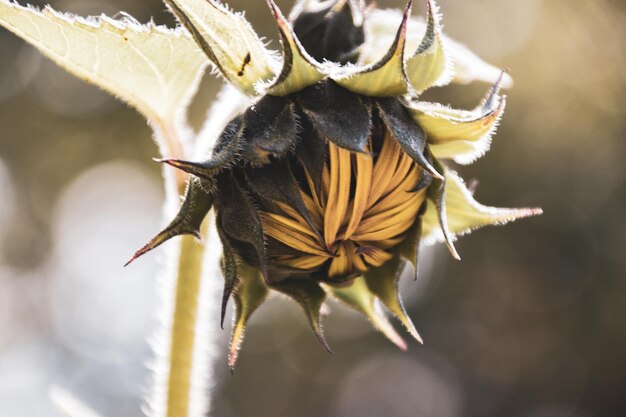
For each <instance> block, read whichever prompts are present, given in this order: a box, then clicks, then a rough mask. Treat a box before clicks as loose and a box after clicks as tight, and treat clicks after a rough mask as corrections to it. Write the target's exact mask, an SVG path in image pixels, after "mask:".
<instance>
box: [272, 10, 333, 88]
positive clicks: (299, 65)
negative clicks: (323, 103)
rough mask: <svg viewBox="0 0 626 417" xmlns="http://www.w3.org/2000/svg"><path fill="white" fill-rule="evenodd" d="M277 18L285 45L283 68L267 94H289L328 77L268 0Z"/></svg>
mask: <svg viewBox="0 0 626 417" xmlns="http://www.w3.org/2000/svg"><path fill="white" fill-rule="evenodd" d="M267 3H268V5H269V7H270V10H271V11H272V15H273V16H274V19H275V20H276V25H277V26H278V31H279V32H280V38H281V43H282V46H283V68H282V70H281V72H280V73H279V74H278V75H277V77H276V79H275V80H273V81H272V82H271V85H270V86H269V87H267V88H266V89H265V93H266V94H270V95H274V96H287V95H289V94H292V93H295V92H297V91H300V90H302V89H304V88H306V87H309V86H311V85H313V84H315V83H317V82H318V81H321V80H322V79H324V78H325V77H326V75H325V73H324V69H323V68H322V66H321V65H320V64H319V63H318V62H317V61H315V59H314V58H313V57H311V56H310V55H309V54H308V52H307V51H306V50H305V49H304V47H303V46H302V44H301V43H300V41H299V40H298V37H297V36H296V34H295V33H294V31H293V29H292V27H291V24H290V23H289V22H288V21H287V19H286V18H285V16H283V13H282V12H281V11H280V9H279V8H278V6H276V3H274V1H273V0H267Z"/></svg>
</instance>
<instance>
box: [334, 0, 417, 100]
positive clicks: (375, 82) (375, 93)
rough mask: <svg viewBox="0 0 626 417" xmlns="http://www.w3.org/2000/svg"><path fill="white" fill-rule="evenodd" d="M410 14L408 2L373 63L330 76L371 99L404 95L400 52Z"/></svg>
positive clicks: (406, 86) (403, 70)
mask: <svg viewBox="0 0 626 417" xmlns="http://www.w3.org/2000/svg"><path fill="white" fill-rule="evenodd" d="M410 14H411V1H409V3H408V5H407V7H406V9H405V10H404V15H403V17H402V21H401V22H400V26H399V28H398V27H396V29H397V31H396V35H395V38H394V40H393V43H392V44H391V47H388V48H387V49H386V50H387V53H386V54H385V55H384V56H383V57H382V58H380V59H379V60H378V61H377V62H373V63H371V64H369V65H366V66H365V67H359V66H356V67H353V68H348V69H347V70H346V71H344V73H342V74H338V75H337V76H333V79H334V80H335V81H336V82H337V83H338V84H339V85H341V86H342V87H344V88H346V89H348V90H350V91H352V92H355V93H357V94H362V95H365V96H371V97H395V96H401V95H403V94H406V93H407V92H408V91H409V89H408V82H407V78H406V75H405V68H404V51H405V44H406V35H407V24H408V20H409V16H410ZM364 49H365V48H364Z"/></svg>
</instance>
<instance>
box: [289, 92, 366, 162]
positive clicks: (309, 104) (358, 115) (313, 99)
mask: <svg viewBox="0 0 626 417" xmlns="http://www.w3.org/2000/svg"><path fill="white" fill-rule="evenodd" d="M295 97H296V101H297V103H298V104H299V106H300V108H301V109H302V111H303V112H304V114H305V115H306V117H307V119H309V121H310V122H311V124H312V125H313V127H314V128H315V129H316V130H317V131H318V132H319V133H320V134H321V135H322V136H323V137H324V138H325V139H327V140H330V141H331V142H333V143H334V144H336V145H337V146H339V147H340V148H343V149H347V150H349V151H353V152H365V148H366V146H367V144H368V141H369V136H370V130H371V129H372V121H371V110H370V109H369V107H368V106H367V105H366V104H365V103H363V101H362V100H361V98H360V97H358V96H356V95H354V94H352V93H350V92H349V91H348V90H346V89H344V88H342V87H340V86H339V85H337V84H336V83H335V82H334V81H332V80H326V81H324V82H321V83H318V84H316V85H314V86H312V87H309V88H307V89H305V90H303V91H301V92H299V93H298V94H297V95H296V96H295Z"/></svg>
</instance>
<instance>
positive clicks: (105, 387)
mask: <svg viewBox="0 0 626 417" xmlns="http://www.w3.org/2000/svg"><path fill="white" fill-rule="evenodd" d="M50 3H51V5H52V6H53V7H55V8H56V9H58V10H62V11H71V12H75V13H78V14H81V15H88V14H99V13H102V12H104V13H107V14H109V15H115V14H116V12H118V11H119V10H123V11H125V12H128V13H130V14H131V15H133V16H135V17H136V18H137V19H138V20H139V21H142V22H145V21H147V20H148V19H149V18H150V17H151V16H154V19H155V21H157V22H159V23H164V24H168V25H173V24H174V22H173V19H172V18H171V16H169V15H168V14H167V13H166V12H165V11H164V7H163V5H162V4H161V3H160V2H159V1H157V0H108V1H96V0H74V1H70V0H68V1H51V2H50ZM229 3H230V4H231V5H232V6H233V7H234V8H235V9H237V10H243V9H246V10H247V16H248V18H249V19H250V20H252V21H253V23H254V26H255V28H257V29H258V30H259V32H260V33H261V34H263V35H265V36H267V37H268V38H270V39H276V38H277V35H276V32H275V29H274V27H273V22H272V21H271V19H270V14H269V12H268V11H267V10H266V6H265V4H264V2H262V1H255V2H250V1H249V0H248V1H245V0H231V1H230V2H229ZM251 3H254V4H251ZM278 3H279V4H280V5H281V6H283V7H284V8H285V10H287V9H288V8H289V7H290V1H279V2H278ZM417 3H418V4H417V6H416V9H417V11H418V12H421V13H423V12H424V9H425V8H424V7H423V4H419V3H420V2H419V1H418V2H417ZM439 3H440V5H441V7H442V12H443V14H444V24H445V25H446V32H447V33H448V34H449V35H451V36H452V37H454V38H455V39H457V40H460V41H462V42H464V43H466V44H467V45H468V46H470V47H471V48H472V49H473V50H474V51H476V52H477V53H478V54H479V55H481V56H482V57H483V58H485V59H486V60H488V61H489V62H491V63H493V64H495V65H498V66H502V67H509V68H510V69H511V73H512V75H513V77H514V78H515V83H516V84H515V88H514V89H513V90H511V91H510V92H509V93H508V95H509V105H508V108H507V112H506V114H505V117H504V121H503V123H502V125H501V127H500V129H499V132H498V134H497V135H496V137H495V140H494V143H493V146H492V150H491V151H490V152H489V153H488V154H487V155H486V156H485V157H483V158H482V159H481V160H479V161H478V162H477V163H476V164H474V165H472V166H470V167H463V168H460V172H461V173H462V174H463V176H464V177H465V178H467V179H471V178H478V179H480V185H479V187H478V190H477V193H476V195H477V199H478V200H479V201H481V202H483V203H485V204H489V205H495V206H511V207H524V206H539V207H542V208H543V209H544V212H545V214H544V215H543V216H541V217H539V218H534V219H529V220H524V221H520V222H518V223H515V224H511V225H508V226H506V227H503V228H500V229H495V228H487V229H483V230H480V231H477V232H475V233H474V234H472V235H471V236H469V237H464V238H461V240H460V241H459V243H458V249H459V251H460V253H461V256H462V258H463V260H462V261H461V262H456V261H454V260H453V259H451V257H450V256H449V255H448V253H447V251H446V250H445V248H443V247H440V246H438V247H434V248H428V249H426V250H425V252H424V256H423V257H422V265H421V271H420V278H419V280H418V281H417V282H413V281H412V280H410V279H409V278H408V277H407V278H406V279H405V280H404V281H403V284H402V285H403V287H404V297H405V301H406V303H407V308H408V310H409V312H410V315H411V316H412V317H413V319H414V322H415V324H416V326H417V328H418V329H419V331H420V333H421V334H422V336H423V338H424V340H425V345H424V346H418V345H416V344H415V343H411V345H410V348H409V351H408V352H406V353H403V352H400V351H398V350H397V349H396V348H395V347H394V346H392V345H391V344H390V343H388V342H387V341H386V340H385V339H384V338H383V336H382V335H380V334H379V333H376V332H375V331H374V330H372V329H371V328H370V326H369V324H368V323H367V322H365V321H364V320H363V319H362V318H361V317H359V316H357V315H356V314H353V313H351V312H349V311H347V310H346V309H344V308H343V307H342V306H339V305H331V309H332V310H333V314H332V315H331V316H329V317H327V318H326V320H325V323H326V335H327V339H328V340H329V342H330V344H331V346H332V347H333V349H334V351H335V354H334V355H329V354H327V353H326V352H325V351H324V350H323V349H322V348H320V346H319V344H318V343H317V341H316V340H315V337H314V336H313V335H312V334H311V332H310V331H309V329H308V325H307V324H306V322H305V319H304V316H302V315H301V312H300V311H299V307H297V306H295V305H293V304H292V303H290V302H288V301H286V300H282V299H278V300H275V302H273V303H267V304H266V305H264V306H263V307H262V308H261V309H260V310H259V311H258V313H257V314H256V315H255V316H254V317H253V319H252V321H251V325H250V327H249V330H248V333H247V340H246V343H245V345H244V348H243V352H242V355H241V359H240V362H239V364H238V367H237V369H236V372H235V374H234V375H233V376H231V375H230V373H229V372H228V369H227V365H226V355H225V352H221V353H220V354H219V355H218V357H219V358H221V359H218V362H217V364H216V367H217V371H218V380H217V383H216V386H215V388H214V415H215V416H220V417H248V416H250V417H252V416H262V417H272V416H277V417H278V416H298V417H309V416H310V417H313V416H325V417H349V416H361V417H364V416H365V417H367V416H371V417H409V416H417V417H479V416H480V417H487V416H494V417H496V416H506V417H509V416H511V417H612V416H616V417H617V416H624V415H626V396H625V395H624V394H625V392H626V323H625V319H626V256H625V255H626V254H625V252H624V248H625V247H626V217H625V216H624V213H625V211H626V184H625V178H626V176H625V175H624V174H625V168H624V158H625V157H626V137H625V134H626V114H625V110H624V109H625V108H626V103H625V100H626V94H625V93H626V75H625V74H626V72H625V71H624V68H626V47H625V43H624V39H626V19H625V17H626V3H624V2H623V1H622V0H596V1H593V2H590V1H586V0H550V1H547V0H524V1H519V0H472V1H467V0H441V1H440V2H439ZM36 4H39V5H41V4H43V2H36ZM379 5H380V7H392V6H393V7H401V6H402V4H400V2H399V1H391V0H380V1H379ZM416 13H417V12H416ZM273 45H274V46H276V45H277V44H276V40H274V41H273ZM219 86H220V84H219V82H217V81H216V80H214V79H212V78H211V77H210V76H207V77H205V80H204V82H203V84H202V88H201V92H200V93H199V95H198V98H197V100H196V102H195V103H194V107H193V109H194V112H193V114H192V117H191V122H192V124H193V125H194V126H196V127H198V126H199V125H200V123H201V121H202V118H203V117H204V113H205V109H206V107H207V105H208V104H209V103H210V102H211V101H212V100H213V98H214V96H215V94H216V92H217V91H218V88H219ZM486 88H487V87H486V86H485V85H481V84H476V85H468V86H451V87H446V88H442V89H437V90H436V91H435V90H433V91H429V92H428V93H427V95H426V98H427V99H429V100H436V101H440V102H443V103H446V104H452V105H454V106H456V107H464V108H472V107H474V105H475V104H476V102H477V101H478V100H479V99H480V97H481V96H482V95H483V93H484V91H485V89H486ZM0 126H1V127H2V130H1V133H0V416H3V417H5V416H6V417H31V416H32V417H47V416H53V417H56V416H60V413H59V412H58V411H57V410H55V408H54V407H53V406H52V404H51V402H50V400H49V393H50V387H51V386H56V387H58V388H57V389H56V390H57V392H59V390H67V391H70V392H72V393H73V394H75V395H76V396H77V397H78V398H80V399H81V400H82V401H84V402H85V403H86V404H88V405H89V406H90V407H91V408H93V409H94V410H95V411H96V412H97V413H99V414H100V415H102V416H103V417H113V416H115V417H135V416H137V417H138V416H140V415H142V414H141V410H140V406H141V397H142V394H143V392H144V391H145V389H146V386H147V380H148V377H149V373H148V371H147V370H146V368H145V364H146V363H147V362H148V361H149V359H150V349H149V346H148V343H147V341H146V340H147V339H148V338H149V337H150V335H151V334H152V333H153V330H154V328H155V326H156V321H155V319H154V317H155V309H156V307H157V297H156V292H157V291H156V280H155V278H154V277H155V273H156V271H157V269H158V258H159V257H158V256H149V257H146V258H144V259H142V260H141V262H138V263H136V264H135V265H133V267H132V268H127V269H123V268H122V267H121V266H122V265H123V263H124V262H125V261H126V260H127V258H128V257H129V255H130V254H131V253H132V252H133V250H134V249H136V247H137V246H138V245H139V244H141V243H143V241H144V240H145V239H146V238H148V237H149V236H151V235H152V234H153V233H154V232H155V231H156V230H157V229H158V228H159V225H160V224H161V221H162V220H161V218H160V213H161V201H162V198H163V190H162V188H161V184H162V181H161V177H160V175H161V174H160V168H159V166H157V165H156V164H154V163H152V162H151V160H150V158H151V157H153V156H156V155H157V149H156V147H155V145H154V144H153V143H152V141H151V133H150V130H149V128H148V126H147V125H146V123H145V121H144V120H143V119H142V118H141V117H140V116H139V115H138V114H137V113H136V112H135V111H133V110H131V109H129V108H127V107H126V106H125V105H124V104H122V103H120V102H117V101H115V100H114V99H112V98H110V97H109V96H108V95H106V94H104V93H102V92H100V91H98V90H97V89H96V88H94V87H91V86H89V85H86V84H84V83H82V82H81V81H79V80H77V79H74V78H73V77H71V76H70V75H67V74H65V73H64V72H63V71H62V70H60V69H58V68H57V67H56V66H55V65H54V64H52V63H50V62H49V61H47V60H45V59H43V58H42V57H41V56H40V55H39V54H38V53H37V52H36V51H35V50H34V49H33V48H31V47H30V46H27V45H26V44H25V43H23V42H22V41H20V40H18V39H17V38H15V37H14V36H13V35H11V34H9V33H8V32H6V31H4V30H0ZM207 337H213V336H207ZM217 337H219V338H220V339H221V341H220V343H219V344H220V346H221V348H222V349H223V350H224V351H225V348H226V346H227V337H228V331H224V332H222V333H220V334H219V335H217Z"/></svg>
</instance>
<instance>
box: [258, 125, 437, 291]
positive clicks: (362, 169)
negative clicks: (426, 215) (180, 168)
mask: <svg viewBox="0 0 626 417" xmlns="http://www.w3.org/2000/svg"><path fill="white" fill-rule="evenodd" d="M381 133H382V134H381V135H373V136H372V139H371V142H370V145H369V147H368V152H369V153H367V154H365V153H364V154H360V153H354V152H350V151H348V150H345V149H342V148H340V147H338V146H336V145H334V144H333V143H332V142H330V141H329V142H328V156H327V158H326V162H325V165H324V170H323V175H322V181H321V186H320V187H315V184H314V181H313V180H312V178H311V176H310V175H309V173H307V172H306V170H305V172H304V177H305V178H306V184H301V190H300V193H301V195H302V199H303V201H304V204H305V206H306V208H307V211H308V212H309V214H310V218H311V219H312V222H311V221H307V220H306V219H305V218H303V216H302V215H301V214H300V213H298V212H297V211H296V210H295V209H293V208H291V207H289V206H288V205H286V204H282V203H278V208H279V209H280V212H277V213H275V212H267V211H264V212H261V222H262V223H263V228H264V231H265V233H266V234H267V235H268V236H269V237H270V238H272V239H275V240H276V241H278V242H280V243H281V244H282V245H284V246H286V247H287V248H288V249H289V250H287V251H280V250H272V249H271V248H272V247H271V245H270V250H269V253H268V256H269V258H270V261H271V262H275V263H278V264H280V265H284V266H287V267H291V268H296V269H300V270H323V269H324V268H327V274H328V277H330V278H335V279H337V278H343V277H350V276H354V275H356V274H358V273H362V272H364V271H366V270H367V269H368V268H369V267H370V266H373V267H378V266H381V265H382V264H383V263H385V262H386V261H388V260H389V259H391V257H392V256H393V255H392V250H393V248H394V247H396V246H397V245H398V244H399V243H401V242H402V241H403V240H404V238H405V235H406V231H407V230H408V229H409V228H410V227H411V226H412V225H413V224H414V222H415V221H416V219H417V217H418V212H419V210H420V207H421V205H422V203H423V201H424V199H425V196H426V190H425V189H421V190H418V191H413V190H414V189H415V187H416V186H417V184H418V183H419V182H420V179H421V176H422V175H423V171H422V169H421V168H420V167H419V166H418V165H417V164H415V162H414V161H413V160H412V159H411V158H410V157H409V156H408V155H406V154H405V153H404V152H403V151H402V149H401V148H400V146H399V145H398V144H397V143H396V141H395V140H394V138H393V137H392V136H391V134H390V133H389V132H388V131H386V130H385V131H384V132H381ZM376 136H378V137H376ZM372 150H373V152H370V151H372ZM303 182H304V181H303Z"/></svg>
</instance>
